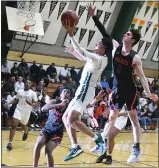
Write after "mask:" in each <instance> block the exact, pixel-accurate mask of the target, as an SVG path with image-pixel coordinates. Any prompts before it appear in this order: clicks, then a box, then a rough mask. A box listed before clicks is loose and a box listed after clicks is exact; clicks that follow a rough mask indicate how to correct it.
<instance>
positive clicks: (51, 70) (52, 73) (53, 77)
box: [46, 63, 57, 83]
mask: <svg viewBox="0 0 159 168" xmlns="http://www.w3.org/2000/svg"><path fill="white" fill-rule="evenodd" d="M46 74H47V77H48V79H49V82H53V83H55V82H57V70H56V68H55V63H52V64H51V65H50V66H49V67H48V68H47V70H46Z"/></svg>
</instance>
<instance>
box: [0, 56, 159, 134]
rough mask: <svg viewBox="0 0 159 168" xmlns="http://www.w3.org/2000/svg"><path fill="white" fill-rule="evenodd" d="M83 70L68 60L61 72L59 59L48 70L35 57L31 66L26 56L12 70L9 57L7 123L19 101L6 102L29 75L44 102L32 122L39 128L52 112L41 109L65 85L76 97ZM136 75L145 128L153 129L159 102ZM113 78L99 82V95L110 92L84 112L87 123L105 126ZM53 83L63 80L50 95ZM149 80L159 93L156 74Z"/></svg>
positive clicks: (4, 84)
mask: <svg viewBox="0 0 159 168" xmlns="http://www.w3.org/2000/svg"><path fill="white" fill-rule="evenodd" d="M82 70H83V67H82V68H81V69H80V70H79V71H78V72H77V71H76V70H75V67H74V66H72V67H69V65H68V64H66V65H65V66H64V67H61V70H60V73H59V75H58V74H57V69H56V65H55V63H52V64H51V65H50V66H48V68H47V69H46V70H44V69H43V65H42V64H40V65H39V66H38V65H37V63H36V61H33V64H32V65H31V66H30V67H29V66H28V64H27V63H26V62H25V59H22V60H21V63H20V64H19V65H18V63H17V62H15V63H14V64H13V67H12V68H11V70H10V71H9V67H8V62H7V61H5V62H4V63H3V64H2V69H1V73H2V80H1V91H2V101H1V107H2V114H1V115H2V116H3V123H2V124H3V126H4V127H8V117H12V116H13V113H14V110H15V107H16V104H13V105H10V106H8V107H6V106H5V102H10V101H12V100H13V99H14V98H15V96H16V93H17V91H18V90H19V89H24V82H25V80H27V79H29V80H31V81H32V87H31V89H32V90H34V91H35V92H36V93H37V97H38V101H39V102H40V106H39V107H36V108H34V109H33V111H32V113H31V116H30V121H29V125H30V127H32V128H34V127H36V128H39V127H40V126H41V123H42V122H43V121H44V120H45V119H47V117H48V113H43V112H41V107H42V106H43V105H45V104H46V103H47V102H49V100H50V99H55V98H57V97H59V96H60V93H61V92H62V90H63V89H64V88H67V89H69V90H70V91H71V93H72V98H73V97H74V94H75V91H76V89H77V87H78V85H79V80H80V77H81V74H82ZM134 79H135V84H136V87H137V91H138V93H137V94H138V97H139V105H138V118H139V122H140V124H141V127H142V128H143V131H144V130H147V129H150V127H151V123H152V122H153V120H157V118H159V114H158V110H159V109H158V102H152V101H151V100H150V99H149V98H148V97H147V95H146V93H145V91H144V89H143V87H142V85H141V82H140V79H139V78H138V77H137V76H134ZM112 81H113V78H111V79H109V80H107V77H105V76H104V77H102V79H101V81H99V82H98V84H97V87H96V93H95V94H96V95H97V94H98V92H99V91H100V90H101V89H104V90H105V92H106V93H107V94H106V95H105V96H104V97H103V99H102V100H101V101H100V102H98V103H97V104H96V106H95V107H94V108H90V109H86V110H85V111H84V113H83V115H82V116H81V119H82V120H86V123H87V126H88V127H90V128H92V129H94V130H99V129H103V127H104V125H105V123H106V122H107V120H108V117H109V108H108V96H107V95H108V93H110V92H111V88H112ZM49 83H58V84H59V86H58V88H57V90H56V91H54V92H53V93H52V96H50V97H49V96H48V95H47V91H46V89H45V88H46V87H47V86H48V84H49ZM148 83H149V87H150V90H151V92H152V93H155V94H158V95H159V79H158V78H154V80H153V81H152V82H149V81H148ZM125 129H131V122H130V120H129V119H128V122H127V125H126V127H125Z"/></svg>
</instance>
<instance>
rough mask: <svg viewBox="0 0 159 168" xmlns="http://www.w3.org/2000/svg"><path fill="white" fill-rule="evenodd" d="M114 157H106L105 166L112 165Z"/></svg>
mask: <svg viewBox="0 0 159 168" xmlns="http://www.w3.org/2000/svg"><path fill="white" fill-rule="evenodd" d="M112 161H113V160H112V156H111V155H107V157H106V161H105V164H112Z"/></svg>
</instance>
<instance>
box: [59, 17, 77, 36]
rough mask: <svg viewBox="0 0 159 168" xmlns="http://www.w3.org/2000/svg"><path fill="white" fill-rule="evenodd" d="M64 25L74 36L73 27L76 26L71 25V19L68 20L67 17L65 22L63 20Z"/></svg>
mask: <svg viewBox="0 0 159 168" xmlns="http://www.w3.org/2000/svg"><path fill="white" fill-rule="evenodd" d="M62 25H63V26H64V28H65V29H66V30H67V32H68V34H69V35H70V36H71V37H72V36H73V29H74V27H75V26H73V27H71V24H70V20H67V19H66V20H65V22H64V21H62Z"/></svg>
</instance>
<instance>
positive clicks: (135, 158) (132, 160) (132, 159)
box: [127, 148, 142, 163]
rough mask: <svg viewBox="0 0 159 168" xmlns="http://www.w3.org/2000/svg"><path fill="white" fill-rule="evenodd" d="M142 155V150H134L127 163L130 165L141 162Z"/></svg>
mask: <svg viewBox="0 0 159 168" xmlns="http://www.w3.org/2000/svg"><path fill="white" fill-rule="evenodd" d="M141 155H142V152H141V150H139V151H138V150H137V149H136V148H133V149H132V152H131V155H130V156H129V158H128V160H127V162H128V163H135V162H137V161H138V160H139V157H140V156H141Z"/></svg>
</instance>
